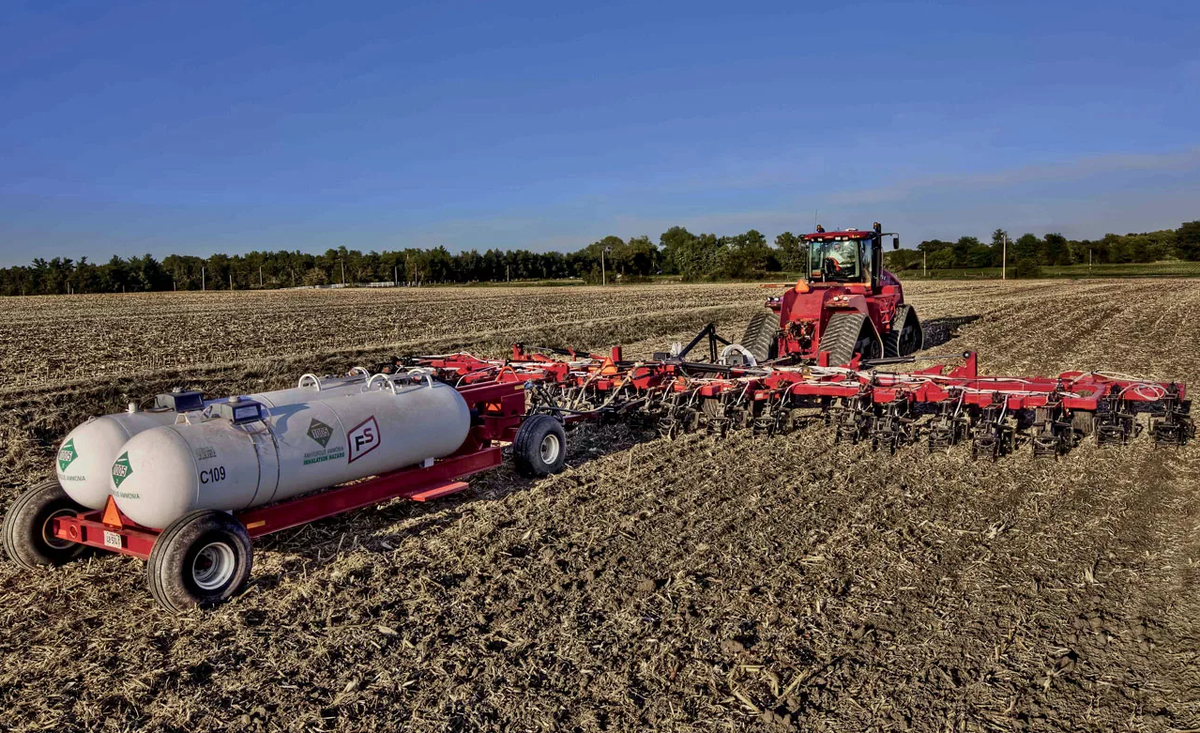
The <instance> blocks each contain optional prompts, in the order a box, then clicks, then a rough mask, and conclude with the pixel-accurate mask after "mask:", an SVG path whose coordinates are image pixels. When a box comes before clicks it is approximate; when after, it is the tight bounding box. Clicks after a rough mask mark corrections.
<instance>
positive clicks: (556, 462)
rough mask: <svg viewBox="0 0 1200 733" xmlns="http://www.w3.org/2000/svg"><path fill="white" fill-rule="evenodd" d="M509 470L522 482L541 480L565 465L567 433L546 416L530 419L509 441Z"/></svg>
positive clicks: (533, 416) (531, 417) (560, 425)
mask: <svg viewBox="0 0 1200 733" xmlns="http://www.w3.org/2000/svg"><path fill="white" fill-rule="evenodd" d="M512 451H513V468H515V469H516V470H517V473H518V474H520V475H521V476H524V477H525V478H542V477H544V476H549V475H550V474H552V473H558V472H559V471H561V470H563V468H565V467H566V465H567V431H565V430H563V426H562V423H560V422H559V421H558V420H556V419H555V418H553V417H551V416H550V415H531V416H530V417H529V418H528V419H526V420H525V422H523V423H521V427H520V428H518V429H517V435H516V437H515V438H514V439H513V446H512Z"/></svg>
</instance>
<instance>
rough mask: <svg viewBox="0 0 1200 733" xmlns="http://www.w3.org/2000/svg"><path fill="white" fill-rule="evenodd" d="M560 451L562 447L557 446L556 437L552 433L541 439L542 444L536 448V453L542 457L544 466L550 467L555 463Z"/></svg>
mask: <svg viewBox="0 0 1200 733" xmlns="http://www.w3.org/2000/svg"><path fill="white" fill-rule="evenodd" d="M561 450H562V446H561V445H559V442H558V436H557V435H555V434H553V433H551V434H549V435H547V436H546V437H544V438H542V444H541V445H540V446H538V453H539V454H540V455H541V457H542V463H545V464H546V465H551V464H553V463H554V462H555V461H557V460H558V454H559V451H561Z"/></svg>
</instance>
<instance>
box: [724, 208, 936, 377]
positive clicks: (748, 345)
mask: <svg viewBox="0 0 1200 733" xmlns="http://www.w3.org/2000/svg"><path fill="white" fill-rule="evenodd" d="M885 236H890V237H892V248H893V249H897V248H899V246H900V238H899V236H897V235H896V234H893V233H890V232H889V233H886V234H885V233H884V232H883V231H882V228H881V227H880V225H879V223H878V222H876V223H875V225H874V227H873V228H872V230H871V231H869V232H864V231H860V230H858V229H850V230H847V231H843V232H827V231H825V229H824V228H823V227H819V226H818V227H817V231H816V232H814V233H812V234H806V235H804V241H805V243H806V244H807V245H808V266H807V267H806V268H805V269H806V273H805V278H804V279H803V280H800V281H799V282H797V283H796V285H795V287H792V288H789V289H788V291H787V292H786V293H784V294H783V295H782V296H780V297H775V298H771V299H770V300H768V301H767V307H769V308H770V309H771V310H772V311H774V313H767V312H764V313H760V314H758V315H756V316H755V317H754V318H752V319H751V320H750V323H749V324H748V325H747V326H746V332H745V334H744V335H743V336H742V341H741V346H742V348H743V349H745V350H746V352H748V353H749V354H750V355H751V356H753V357H754V359H755V361H757V362H758V363H762V362H766V361H771V360H775V359H778V360H779V361H780V363H784V362H816V363H821V362H822V361H823V359H822V355H823V354H826V355H827V356H826V357H825V359H827V361H825V363H826V364H827V365H828V366H844V365H846V364H849V363H850V362H851V360H852V359H854V356H855V355H856V354H857V355H859V357H860V358H861V359H862V360H870V359H879V358H893V357H899V356H908V355H909V354H912V353H913V352H915V351H918V350H920V349H921V347H922V346H923V345H924V341H925V339H924V334H923V333H922V331H921V322H920V320H919V319H918V318H917V311H916V310H915V309H914V308H913V307H912V306H911V305H908V304H907V303H905V302H904V290H903V288H902V287H901V286H900V281H899V280H897V279H896V276H895V275H893V274H892V273H890V272H888V271H887V270H885V269H883V238H884V237H885ZM776 314H778V315H776Z"/></svg>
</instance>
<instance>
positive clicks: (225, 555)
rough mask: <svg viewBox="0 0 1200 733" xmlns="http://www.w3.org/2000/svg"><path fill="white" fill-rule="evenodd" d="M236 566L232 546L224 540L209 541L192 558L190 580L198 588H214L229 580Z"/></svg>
mask: <svg viewBox="0 0 1200 733" xmlns="http://www.w3.org/2000/svg"><path fill="white" fill-rule="evenodd" d="M236 567H237V556H236V555H235V554H234V552H233V548H232V547H230V546H229V545H227V544H225V543H224V542H210V543H209V544H207V545H205V546H204V547H203V548H201V549H200V552H197V553H196V557H195V559H194V560H192V580H193V581H195V583H196V585H197V587H199V588H200V590H216V589H217V588H220V587H221V586H223V585H225V584H226V583H228V582H229V579H230V578H232V577H233V572H234V569H235V568H236Z"/></svg>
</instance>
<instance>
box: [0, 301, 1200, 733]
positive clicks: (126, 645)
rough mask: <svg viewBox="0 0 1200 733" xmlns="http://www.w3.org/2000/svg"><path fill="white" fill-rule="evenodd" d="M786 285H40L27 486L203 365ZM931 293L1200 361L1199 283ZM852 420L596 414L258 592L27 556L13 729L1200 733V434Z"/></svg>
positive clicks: (375, 521)
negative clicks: (866, 442)
mask: <svg viewBox="0 0 1200 733" xmlns="http://www.w3.org/2000/svg"><path fill="white" fill-rule="evenodd" d="M765 292H766V291H763V290H762V289H760V288H757V287H750V286H694V287H689V286H678V287H654V288H629V289H620V290H609V291H602V290H600V289H598V288H590V289H561V290H558V289H556V290H553V291H547V290H536V289H528V290H519V289H513V290H500V291H493V290H486V291H480V290H450V289H447V290H429V291H424V292H420V293H412V292H408V291H390V292H386V293H378V292H365V291H356V292H325V293H305V294H302V295H297V294H269V295H261V294H250V293H244V294H232V295H221V296H213V295H212V294H209V295H208V296H197V295H193V296H184V295H182V294H181V295H168V294H164V295H159V296H153V297H140V298H134V297H133V296H130V297H129V298H124V299H122V298H119V297H116V296H114V297H108V298H75V299H65V298H62V299H42V300H33V299H30V300H25V299H11V300H8V301H6V302H3V303H2V304H0V305H2V306H3V307H4V308H5V312H6V315H7V314H13V315H12V319H11V320H7V321H6V324H5V326H4V327H3V329H0V333H3V337H2V338H0V349H2V350H0V362H2V363H4V364H5V365H7V366H8V367H10V369H9V373H8V381H7V382H4V383H0V440H3V446H2V448H0V468H2V474H0V511H2V510H3V509H4V508H5V507H7V506H8V505H9V504H11V502H12V500H13V499H14V498H15V497H16V495H17V493H18V492H19V490H20V488H21V487H22V486H25V485H27V484H29V483H32V482H33V481H35V480H37V479H40V478H42V477H44V476H47V475H50V474H51V470H52V463H51V460H52V458H53V454H54V451H55V449H56V447H57V441H58V440H59V439H61V437H62V435H64V434H65V432H66V431H67V430H68V429H69V428H70V427H72V426H73V425H74V424H75V423H78V422H80V421H81V420H82V419H84V418H85V417H86V416H88V415H90V414H95V413H102V412H111V411H117V410H119V409H121V406H122V405H123V404H124V402H125V401H127V400H128V399H133V398H135V397H141V396H144V395H145V394H148V393H153V392H155V391H161V390H163V389H165V388H167V387H169V386H172V385H175V384H185V385H188V386H197V387H201V388H204V389H206V390H207V391H208V392H209V393H211V394H223V393H228V392H233V391H252V390H259V389H264V388H275V387H280V386H284V385H286V384H288V383H290V382H292V381H293V380H294V379H295V378H296V377H297V376H298V375H299V374H300V373H302V372H306V371H341V370H344V369H345V368H347V367H349V366H352V365H354V364H357V363H364V364H372V363H375V362H377V361H379V360H381V359H382V358H384V357H385V356H387V355H389V354H391V353H402V352H429V351H448V350H451V349H471V350H475V351H479V352H481V353H488V354H495V355H498V354H500V353H502V352H503V350H504V347H505V345H506V344H507V343H508V342H510V341H513V340H520V341H525V342H528V343H569V344H571V345H576V346H581V347H597V348H598V347H603V346H606V345H609V344H611V343H618V342H624V343H627V344H631V346H630V347H629V348H630V349H632V351H633V352H634V353H648V352H650V351H652V350H653V349H656V348H658V349H661V348H662V347H664V346H665V345H666V344H668V343H669V342H671V341H676V340H686V339H687V338H688V337H690V335H691V334H692V333H694V331H695V330H696V329H698V328H699V327H700V326H702V325H703V324H704V323H706V322H708V321H710V320H715V321H717V322H718V324H719V326H720V328H721V330H722V331H724V332H728V333H731V334H732V335H734V336H735V337H736V336H737V335H739V333H740V328H741V325H742V324H744V323H745V321H746V320H747V319H748V318H749V317H750V316H751V315H752V314H753V313H755V312H756V311H757V309H758V307H760V306H759V303H760V302H761V299H762V297H763V295H764V293H765ZM908 296H909V300H910V301H911V302H913V303H914V304H915V305H916V306H917V308H918V310H919V312H920V314H921V317H922V319H923V320H924V321H925V322H926V332H927V333H926V345H927V347H928V348H929V351H931V352H934V353H954V352H960V351H963V350H966V349H976V350H978V351H979V352H980V354H981V359H980V362H981V367H982V369H983V371H985V372H987V373H992V374H999V373H1017V374H1057V373H1058V372H1060V371H1065V370H1068V369H1096V370H1110V371H1116V372H1125V373H1134V374H1138V375H1142V376H1153V377H1159V378H1163V379H1167V378H1169V379H1176V380H1183V381H1188V382H1190V383H1192V384H1196V385H1200V339H1198V338H1197V336H1198V331H1197V327H1196V324H1195V321H1194V318H1193V315H1192V314H1194V313H1196V312H1197V311H1198V310H1200V284H1196V283H1195V282H1194V281H1180V282H1171V281H1144V282H1096V281H1089V282H1087V283H1065V282H1053V283H1019V284H1008V285H1002V284H999V283H996V284H979V283H969V284H965V283H937V284H930V285H918V286H914V287H912V288H909V289H908ZM208 298H211V300H210V299H208ZM481 301H482V302H481ZM364 314H365V315H364ZM284 317H288V318H294V319H295V320H294V321H291V322H288V323H287V324H283V325H280V324H276V325H271V324H272V323H275V322H276V321H279V320H280V319H282V318H284ZM83 323H86V324H88V325H87V328H86V333H81V332H80V331H79V330H77V329H75V325H78V324H83ZM10 324H16V325H10ZM73 324H74V325H73ZM198 324H203V327H204V328H205V329H208V330H206V331H203V333H201V332H199V331H197V329H198V328H199V325H198ZM63 334H70V335H69V336H64V335H63ZM130 334H136V338H134V337H132V336H131V335H130ZM204 334H207V336H205V335H204ZM68 339H70V340H68ZM226 341H227V342H228V345H227V346H221V344H223V343H225V342H226ZM831 439H832V436H831V435H830V434H829V432H827V431H825V430H824V429H822V428H820V427H813V428H809V429H806V430H804V431H801V432H798V433H793V434H791V435H789V436H786V437H777V438H766V437H751V436H749V435H745V434H734V435H732V436H730V437H729V438H727V439H718V438H715V437H707V436H686V437H684V438H681V439H679V440H676V441H673V442H672V441H667V440H663V439H660V438H657V437H656V436H655V435H653V434H646V433H639V432H636V431H633V430H631V429H628V428H623V427H619V426H615V427H604V428H600V427H583V428H580V429H579V430H576V431H575V432H573V433H572V434H571V435H570V438H569V440H570V442H571V456H570V460H569V468H568V469H567V470H566V471H565V472H564V473H562V474H560V475H557V476H554V477H550V478H548V479H545V480H541V481H533V482H531V481H526V480H523V479H519V478H518V477H517V476H516V475H515V474H513V473H512V472H511V470H510V469H508V468H501V469H497V470H496V471H493V472H491V473H488V474H483V475H481V476H479V477H477V479H476V480H475V481H474V482H473V484H472V488H471V489H470V490H469V491H467V492H465V493H463V494H460V495H458V496H456V497H453V498H449V499H446V500H442V501H438V502H434V503H429V504H417V503H412V502H402V501H399V502H393V503H390V504H387V505H383V506H380V507H376V508H372V509H367V510H363V511H359V512H357V513H354V514H350V515H347V516H344V517H341V518H335V519H329V520H324V521H321V522H318V523H316V524H314V525H310V526H307V527H305V528H302V529H298V530H293V531H288V532H283V533H280V534H277V535H273V536H271V537H267V538H263V539H262V540H260V541H258V543H257V550H256V555H255V563H256V564H255V568H254V573H253V576H252V580H251V585H250V588H249V590H248V591H247V592H246V593H245V594H244V595H242V596H241V597H239V598H237V599H236V600H235V601H234V602H232V603H230V604H228V605H226V606H223V607H221V608H219V609H216V610H212V611H196V612H192V613H189V614H185V615H183V616H172V615H169V614H168V613H166V612H164V611H162V610H160V609H158V608H157V607H156V606H155V605H154V604H153V602H152V601H151V600H150V597H149V594H148V593H147V591H146V589H145V585H144V580H143V575H142V573H143V565H142V563H140V562H138V561H135V560H130V559H125V558H118V557H96V558H91V559H88V560H85V561H82V562H79V563H76V564H73V565H71V566H68V567H64V568H57V569H46V570H43V571H38V572H32V573H31V572H26V571H22V570H18V569H17V568H16V567H15V566H14V565H13V564H11V563H10V562H8V561H0V710H2V711H3V713H2V714H0V729H10V730H14V731H27V730H52V731H73V730H113V731H117V730H143V729H144V730H172V731H198V730H211V729H221V730H248V731H299V730H311V731H319V730H337V731H358V730H375V731H389V730H415V731H443V730H462V731H475V730H485V731H501V730H503V731H560V730H561V731H575V730H578V731H598V730H611V731H638V730H671V731H690V730H697V731H741V730H764V731H767V730H780V731H782V730H806V731H810V730H811V731H824V730H829V731H883V730H922V731H925V730H928V731H996V730H999V731H1008V730H1055V731H1057V730H1069V731H1111V730H1135V731H1188V730H1197V729H1200V666H1198V665H1200V565H1198V564H1197V562H1198V561H1200V450H1198V449H1197V448H1196V447H1195V446H1191V447H1188V448H1185V449H1182V450H1165V449H1159V450H1155V449H1154V448H1153V447H1152V445H1150V444H1149V443H1148V442H1146V441H1139V442H1138V443H1136V444H1134V445H1131V446H1129V447H1127V448H1120V449H1099V448H1097V447H1095V446H1094V445H1092V444H1090V443H1089V444H1088V445H1085V446H1083V447H1081V448H1078V449H1076V450H1074V451H1073V452H1071V453H1070V454H1068V455H1067V456H1066V457H1064V458H1062V459H1060V460H1053V459H1034V458H1032V457H1031V456H1030V455H1029V453H1028V449H1026V450H1025V451H1022V452H1021V453H1019V454H1018V455H1015V456H1011V457H1008V458H1006V459H1003V460H1001V461H1000V462H998V463H991V462H973V461H971V460H970V449H969V447H966V446H960V447H958V448H956V449H955V450H953V451H951V452H950V453H949V454H939V455H928V453H927V451H926V450H925V449H924V448H923V447H921V448H909V449H905V450H902V451H901V452H899V453H897V454H896V455H895V456H888V455H886V454H883V453H879V454H877V453H872V452H870V450H869V449H868V448H866V447H855V446H834V445H832V442H831Z"/></svg>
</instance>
